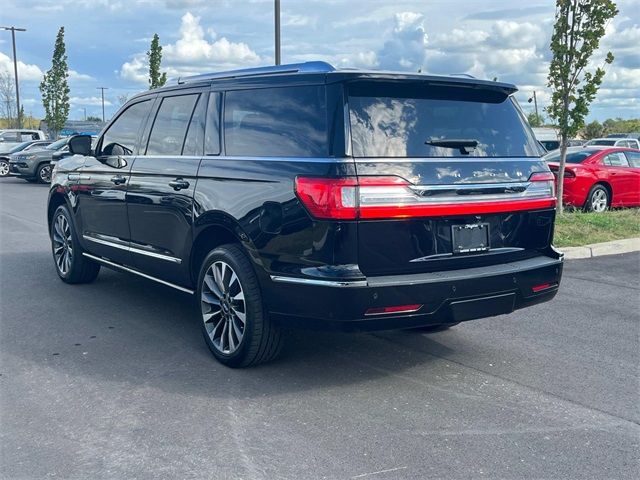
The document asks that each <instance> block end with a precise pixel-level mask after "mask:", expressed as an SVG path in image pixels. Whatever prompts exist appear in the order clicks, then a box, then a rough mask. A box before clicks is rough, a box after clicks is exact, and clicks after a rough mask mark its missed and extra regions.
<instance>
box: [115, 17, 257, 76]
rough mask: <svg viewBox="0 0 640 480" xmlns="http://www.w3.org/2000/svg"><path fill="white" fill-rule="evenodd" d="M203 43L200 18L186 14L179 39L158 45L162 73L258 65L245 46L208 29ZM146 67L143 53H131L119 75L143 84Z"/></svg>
mask: <svg viewBox="0 0 640 480" xmlns="http://www.w3.org/2000/svg"><path fill="white" fill-rule="evenodd" d="M207 33H208V35H209V36H210V37H211V38H212V41H209V40H207V38H206V36H205V31H204V29H203V28H202V26H201V25H200V17H196V16H194V15H192V14H191V13H189V12H187V13H186V14H184V15H183V17H182V23H181V26H180V38H179V39H178V40H177V41H176V42H175V43H173V44H169V45H163V46H162V62H163V63H162V70H163V71H166V72H167V74H168V75H169V76H170V77H171V76H179V75H191V74H195V73H202V72H205V71H208V70H224V69H232V68H240V67H247V66H252V65H257V64H258V63H260V61H261V58H260V56H259V55H258V54H257V53H256V52H254V51H253V50H252V49H251V48H250V47H249V46H248V45H247V44H246V43H243V42H232V41H229V40H228V39H227V38H226V37H219V38H218V35H217V34H216V33H215V31H214V30H213V29H211V28H209V29H208V30H207ZM147 69H148V66H147V59H146V55H145V53H138V54H135V55H134V56H133V57H132V59H131V60H130V61H129V62H125V63H124V64H123V65H122V68H121V70H120V75H121V76H122V77H123V78H125V79H127V80H132V81H135V82H139V83H147V79H148V70H147Z"/></svg>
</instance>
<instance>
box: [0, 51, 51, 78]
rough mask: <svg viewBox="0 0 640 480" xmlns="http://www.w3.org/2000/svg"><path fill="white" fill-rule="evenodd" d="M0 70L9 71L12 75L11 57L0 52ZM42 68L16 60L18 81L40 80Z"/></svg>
mask: <svg viewBox="0 0 640 480" xmlns="http://www.w3.org/2000/svg"><path fill="white" fill-rule="evenodd" d="M0 72H9V73H11V75H13V59H12V58H11V57H9V56H8V55H5V54H4V53H2V52H0ZM42 75H43V73H42V70H40V67H38V66H37V65H33V64H28V63H24V62H22V61H20V60H18V78H19V80H20V81H23V80H25V81H38V82H39V81H40V80H42Z"/></svg>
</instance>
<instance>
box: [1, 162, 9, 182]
mask: <svg viewBox="0 0 640 480" xmlns="http://www.w3.org/2000/svg"><path fill="white" fill-rule="evenodd" d="M2 163H4V164H6V165H7V174H6V175H4V174H2V173H0V178H5V177H8V176H9V174H10V173H11V172H10V171H9V161H8V160H0V164H2Z"/></svg>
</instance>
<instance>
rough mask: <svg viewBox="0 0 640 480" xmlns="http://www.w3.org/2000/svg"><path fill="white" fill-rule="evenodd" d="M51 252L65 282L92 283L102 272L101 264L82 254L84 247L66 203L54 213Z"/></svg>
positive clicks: (58, 271)
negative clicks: (81, 244)
mask: <svg viewBox="0 0 640 480" xmlns="http://www.w3.org/2000/svg"><path fill="white" fill-rule="evenodd" d="M51 253H52V254H53V263H54V264H55V266H56V272H57V273H58V276H59V277H60V279H61V280H62V281H63V282H66V283H71V284H75V283H91V282H93V281H94V280H95V279H96V277H97V276H98V273H100V265H99V264H97V263H95V262H93V261H91V260H89V259H88V258H87V257H85V256H83V255H82V247H81V246H80V242H78V235H77V233H76V229H75V226H74V225H73V220H72V218H71V214H70V213H69V209H68V208H67V206H66V205H60V206H59V207H58V208H57V209H56V211H55V213H54V214H53V220H52V221H51Z"/></svg>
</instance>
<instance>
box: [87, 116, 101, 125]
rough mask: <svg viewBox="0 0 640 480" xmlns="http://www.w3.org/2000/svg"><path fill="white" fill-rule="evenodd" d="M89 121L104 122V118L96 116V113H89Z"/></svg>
mask: <svg viewBox="0 0 640 480" xmlns="http://www.w3.org/2000/svg"><path fill="white" fill-rule="evenodd" d="M87 122H100V123H102V118H101V117H96V116H95V115H89V116H88V117H87Z"/></svg>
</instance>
